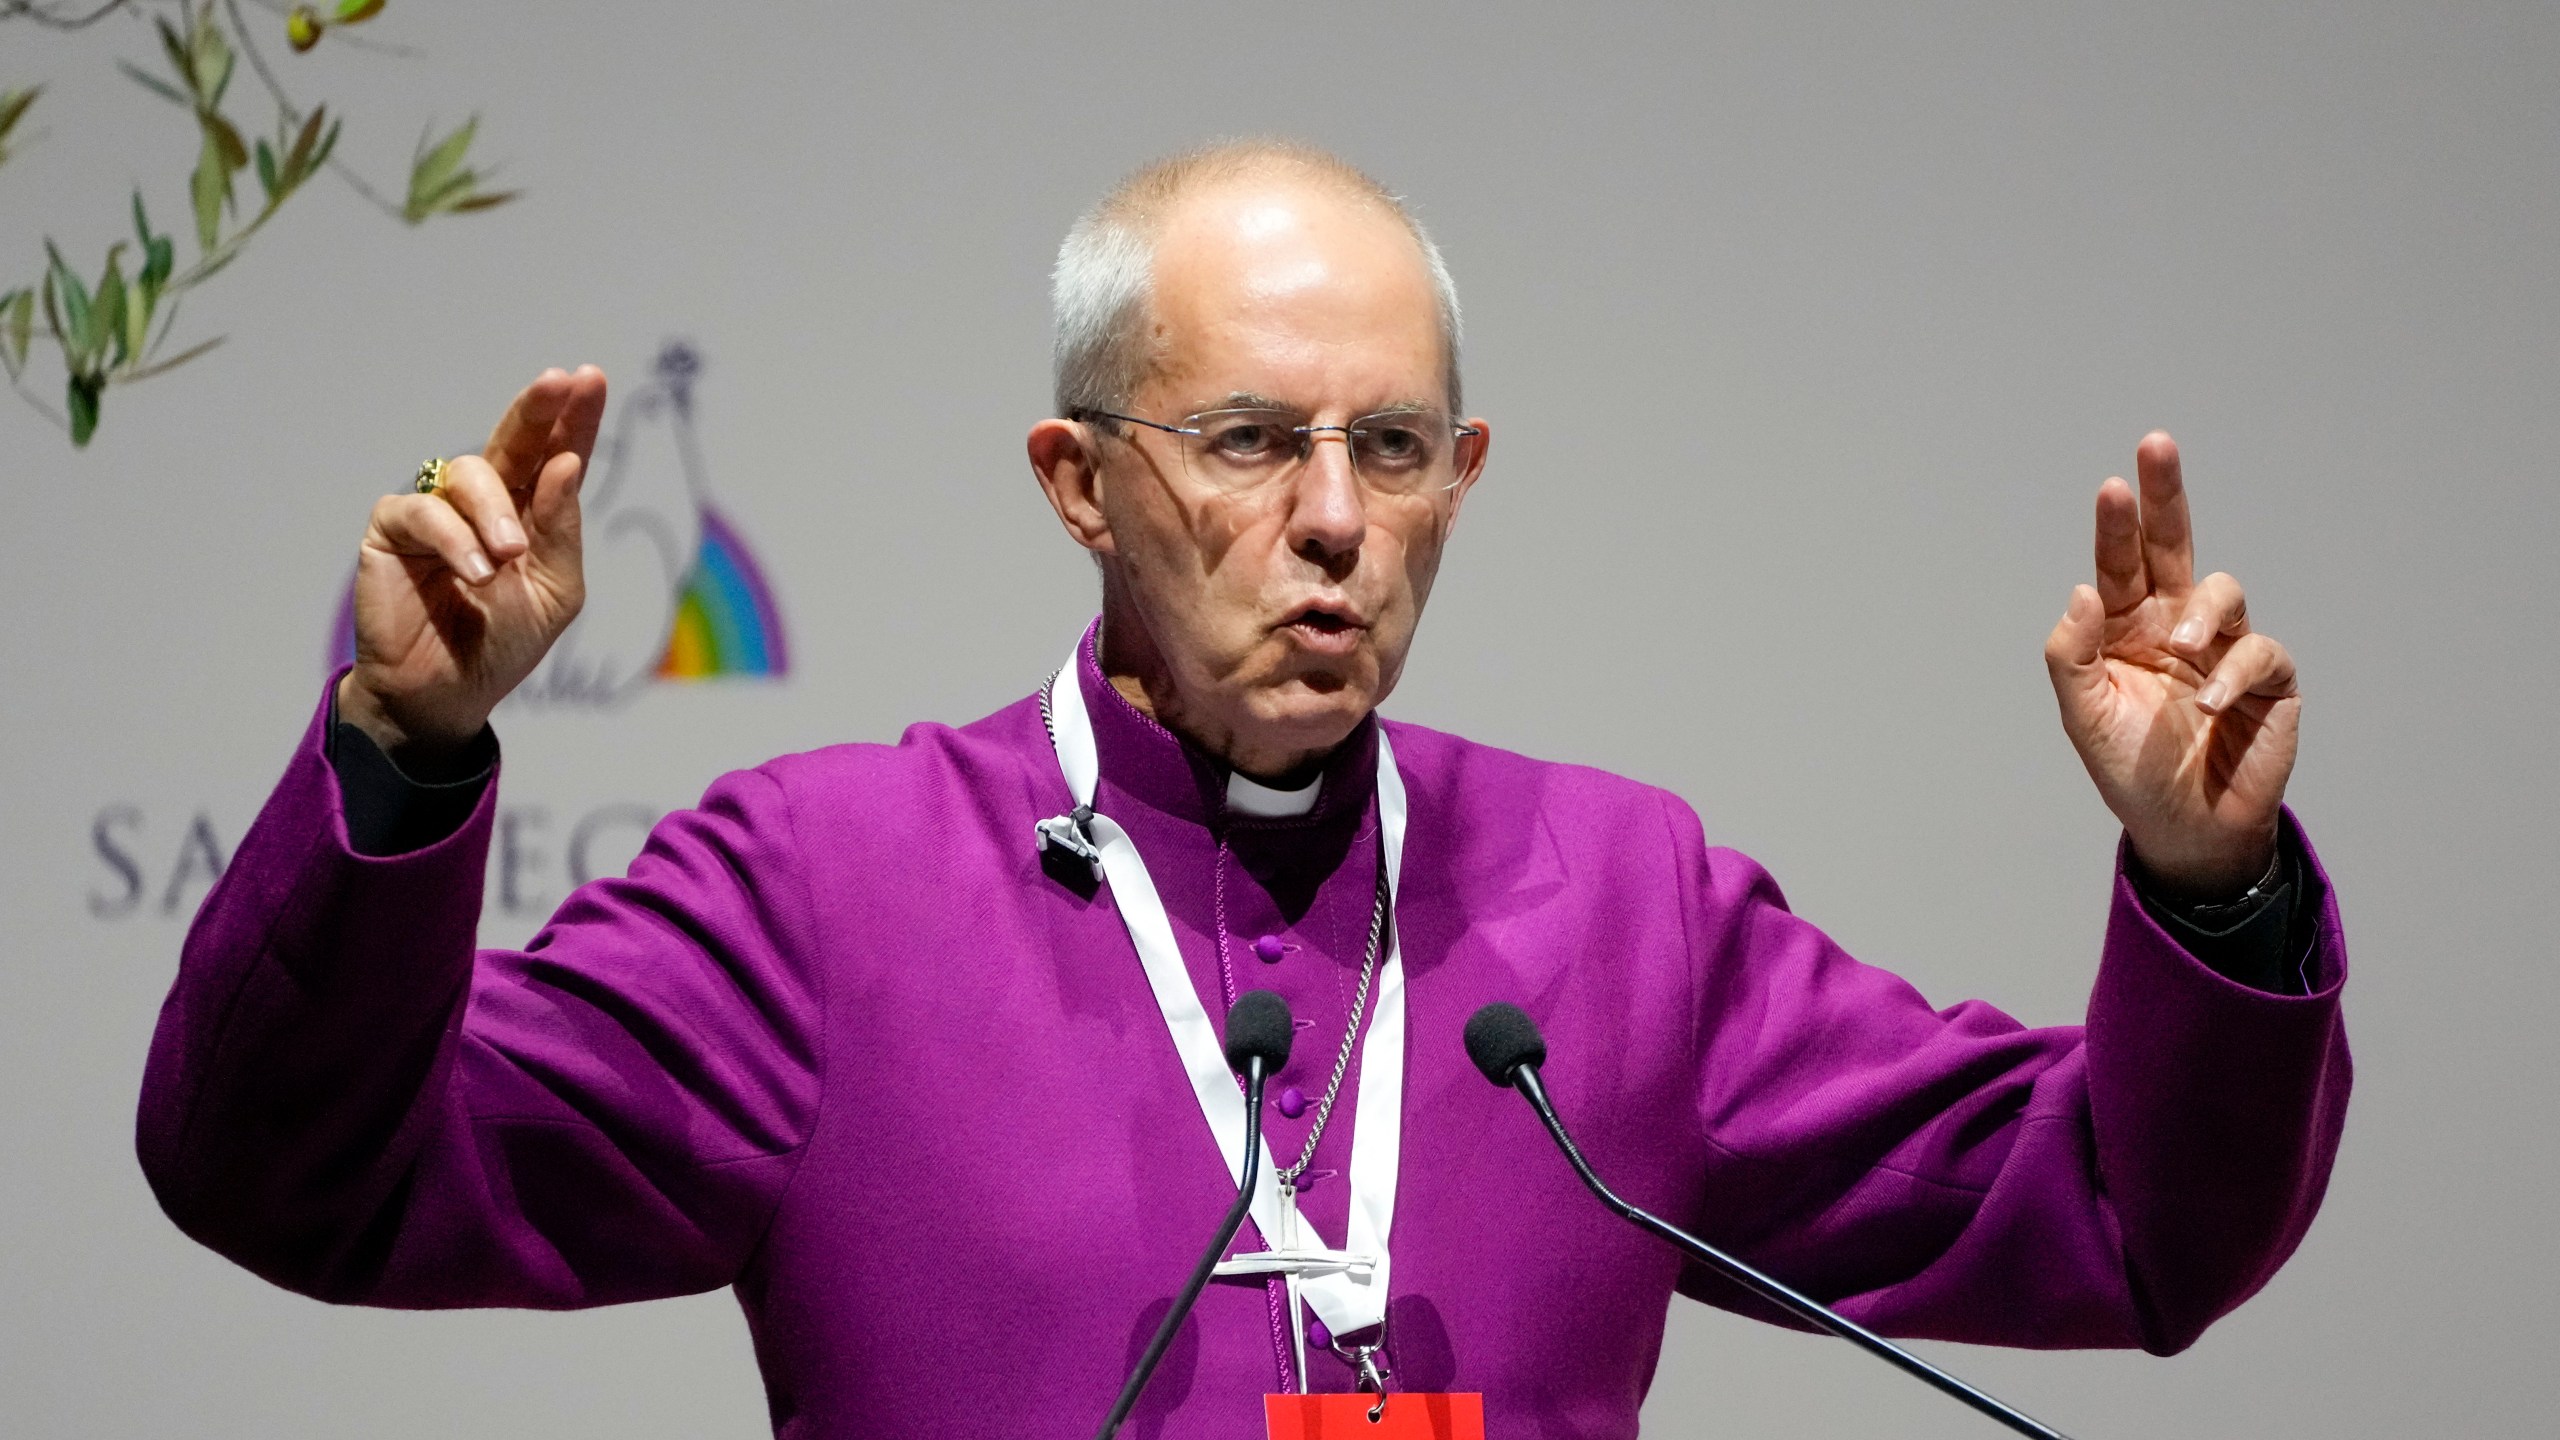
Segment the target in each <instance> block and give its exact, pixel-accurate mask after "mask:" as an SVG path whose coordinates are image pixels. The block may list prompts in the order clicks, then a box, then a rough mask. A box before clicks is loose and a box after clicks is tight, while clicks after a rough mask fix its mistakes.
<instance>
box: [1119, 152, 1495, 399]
mask: <svg viewBox="0 0 2560 1440" xmlns="http://www.w3.org/2000/svg"><path fill="white" fill-rule="evenodd" d="M1153 292H1154V297H1153V298H1154V305H1153V307H1152V308H1153V314H1152V316H1151V317H1150V329H1151V331H1152V333H1151V335H1150V336H1149V339H1150V341H1151V343H1150V345H1149V347H1148V348H1149V350H1150V352H1151V358H1152V360H1153V362H1154V363H1153V364H1152V365H1151V366H1150V370H1151V371H1152V372H1153V373H1152V376H1151V378H1152V379H1158V380H1163V381H1167V382H1171V383H1177V384H1179V383H1185V382H1214V383H1217V384H1218V386H1219V388H1220V389H1221V390H1222V391H1223V390H1225V389H1227V388H1228V387H1229V385H1230V384H1232V385H1236V386H1243V387H1245V388H1248V389H1252V390H1256V391H1272V390H1273V384H1274V381H1275V379H1277V378H1280V377H1294V378H1295V379H1296V380H1297V381H1298V385H1297V386H1288V387H1283V388H1301V387H1303V386H1304V385H1305V384H1306V383H1308V382H1309V381H1310V380H1311V379H1312V378H1314V377H1318V376H1330V377H1334V378H1337V379H1339V380H1340V381H1341V382H1343V383H1346V384H1351V385H1355V386H1361V387H1366V388H1367V389H1370V390H1377V389H1379V388H1380V387H1382V386H1383V387H1384V388H1385V389H1387V390H1390V391H1401V390H1416V391H1419V392H1421V393H1423V394H1425V395H1428V394H1435V393H1436V392H1437V391H1438V389H1439V387H1440V383H1441V377H1442V375H1443V374H1444V372H1445V366H1446V357H1445V356H1444V355H1443V354H1442V353H1441V334H1440V323H1439V302H1438V296H1437V294H1436V292H1435V291H1434V289H1433V287H1432V281H1431V271H1430V267H1429V265H1428V264H1427V262H1426V261H1425V260H1424V258H1423V255H1422V250H1421V247H1420V246H1419V245H1418V244H1416V243H1415V241H1414V238H1413V235H1412V233H1411V232H1410V231H1409V230H1407V229H1406V228H1405V226H1404V224H1403V223H1402V221H1401V220H1399V219H1398V218H1397V216H1396V215H1395V214H1394V213H1393V212H1392V211H1390V210H1388V209H1387V208H1386V207H1384V206H1382V205H1379V204H1378V203H1377V202H1376V201H1375V200H1373V199H1370V198H1368V197H1366V196H1359V195H1353V194H1348V193H1344V192H1343V191H1342V190H1341V189H1340V188H1338V187H1334V186H1328V185H1324V184H1322V183H1313V182H1308V181H1304V180H1298V179H1296V178H1294V177H1279V176H1257V177H1246V178H1241V179H1238V180H1235V181H1230V182H1225V183H1221V184H1218V185H1214V186H1205V187H1203V188H1202V189H1201V190H1199V191H1196V192H1194V193H1193V194H1191V195H1188V196H1185V197H1184V198H1183V200H1182V201H1181V203H1179V204H1178V205H1177V206H1176V207H1175V209H1174V210H1173V211H1172V212H1171V213H1170V214H1168V215H1167V216H1166V217H1165V219H1164V224H1163V228H1162V230H1161V231H1160V232H1159V234H1158V238H1157V243H1156V248H1155V270H1154V285H1153ZM1238 366H1242V367H1244V368H1248V369H1255V370H1260V371H1264V372H1268V373H1266V374H1264V375H1242V374H1238V375H1232V376H1230V375H1226V374H1224V373H1222V372H1223V371H1224V370H1225V369H1228V368H1233V367H1238ZM1399 372H1401V373H1399ZM1273 393H1277V392H1276V391H1273ZM1295 398H1296V399H1297V401H1298V403H1302V404H1303V403H1311V402H1314V401H1317V400H1321V399H1325V398H1330V397H1322V396H1312V395H1311V396H1301V397H1295ZM1346 398H1347V397H1346ZM1368 398H1385V399H1394V400H1398V401H1401V400H1403V399H1406V398H1408V397H1406V396H1405V395H1403V394H1401V393H1398V394H1393V395H1380V396H1371V397H1368Z"/></svg>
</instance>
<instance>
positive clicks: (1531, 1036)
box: [1467, 1000, 1547, 1088]
mask: <svg viewBox="0 0 2560 1440" xmlns="http://www.w3.org/2000/svg"><path fill="white" fill-rule="evenodd" d="M1467 1058H1468V1059H1470V1060H1473V1061H1474V1062H1476V1068H1477V1069H1478V1070H1481V1071H1483V1072H1484V1078H1486V1079H1487V1080H1490V1081H1492V1082H1493V1083H1494V1084H1496V1085H1500V1086H1503V1087H1505V1088H1508V1087H1509V1086H1510V1084H1511V1074H1512V1072H1513V1071H1515V1070H1518V1069H1519V1068H1520V1067H1521V1066H1523V1065H1544V1064H1546V1063H1547V1042H1546V1040H1545V1039H1544V1038H1543V1037H1541V1036H1540V1035H1539V1034H1538V1022H1537V1021H1535V1020H1532V1019H1530V1018H1529V1015H1528V1012H1526V1011H1524V1010H1522V1009H1521V1008H1520V1007H1519V1006H1517V1005H1514V1004H1512V1003H1511V1002H1510V1001H1508V1000H1496V1001H1494V1002H1493V1003H1492V1004H1490V1005H1487V1006H1486V1007H1484V1008H1483V1009H1481V1010H1479V1011H1477V1012H1476V1013H1475V1014H1473V1015H1471V1016H1468V1017H1467Z"/></svg>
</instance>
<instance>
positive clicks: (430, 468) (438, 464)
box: [417, 459, 446, 495]
mask: <svg viewBox="0 0 2560 1440" xmlns="http://www.w3.org/2000/svg"><path fill="white" fill-rule="evenodd" d="M445 463H446V462H445V461H443V460H440V459H438V460H421V461H419V462H418V485H417V488H418V493H419V494H421V495H436V494H441V493H443V490H444V467H445Z"/></svg>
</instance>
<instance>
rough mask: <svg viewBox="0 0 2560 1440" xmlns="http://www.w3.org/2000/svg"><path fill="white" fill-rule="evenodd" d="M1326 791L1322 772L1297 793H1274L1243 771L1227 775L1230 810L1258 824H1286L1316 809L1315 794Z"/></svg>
mask: <svg viewBox="0 0 2560 1440" xmlns="http://www.w3.org/2000/svg"><path fill="white" fill-rule="evenodd" d="M1323 788H1324V776H1323V774H1322V773H1321V772H1319V773H1318V774H1317V776H1316V778H1314V779H1313V780H1310V781H1308V782H1307V783H1306V784H1304V785H1301V786H1299V787H1298V788H1297V789H1295V790H1275V789H1273V788H1271V787H1270V786H1268V785H1265V784H1262V783H1261V782H1260V781H1257V780H1254V779H1253V778H1251V777H1250V776H1247V775H1246V774H1245V773H1244V772H1243V771H1241V770H1230V771H1228V772H1227V808H1228V809H1229V810H1232V811H1234V812H1235V813H1237V814H1239V815H1250V816H1252V817H1254V818H1255V819H1257V820H1283V819H1287V818H1288V817H1290V816H1293V815H1304V814H1306V813H1307V812H1308V811H1310V810H1313V809H1315V808H1316V792H1317V791H1319V790H1322V789H1323Z"/></svg>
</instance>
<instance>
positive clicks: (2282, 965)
mask: <svg viewBox="0 0 2560 1440" xmlns="http://www.w3.org/2000/svg"><path fill="white" fill-rule="evenodd" d="M2117 863H2118V866H2119V868H2120V870H2121V872H2122V875H2123V879H2124V883H2125V885H2126V887H2127V888H2128V889H2130V890H2131V891H2132V893H2133V895H2134V897H2135V898H2136V899H2137V900H2139V901H2140V902H2141V905H2142V909H2143V912H2144V913H2145V914H2147V915H2148V916H2150V918H2151V920H2152V921H2153V923H2155V924H2157V925H2158V926H2159V927H2160V929H2161V931H2162V933H2164V934H2166V935H2167V936H2168V937H2169V938H2170V939H2171V940H2173V941H2175V942H2176V943H2177V945H2178V947H2179V948H2180V949H2182V950H2184V951H2186V952H2187V953H2188V954H2189V955H2192V956H2194V957H2195V959H2196V960H2197V961H2198V962H2199V963H2201V964H2202V965H2204V966H2205V967H2206V968H2207V969H2209V970H2211V971H2213V972H2214V973H2215V974H2217V975H2220V976H2221V977H2222V978H2224V979H2226V980H2229V981H2231V982H2232V983H2233V984H2236V985H2245V986H2247V987H2248V988H2250V989H2252V990H2260V991H2265V992H2266V993H2268V994H2273V995H2304V994H2308V993H2310V992H2311V991H2312V990H2314V989H2319V988H2325V987H2323V986H2322V985H2321V984H2320V983H2319V982H2318V981H2317V980H2316V979H2315V977H2314V976H2313V974H2312V971H2313V970H2314V969H2315V968H2318V967H2317V966H2316V965H2315V959H2316V957H2315V955H2314V953H2313V952H2314V949H2315V946H2316V942H2317V940H2318V939H2319V930H2320V917H2321V913H2322V911H2323V910H2324V909H2325V908H2326V905H2325V900H2326V896H2327V890H2328V886H2327V884H2326V882H2325V880H2324V879H2323V878H2322V877H2321V876H2320V874H2319V870H2318V863H2317V862H2316V861H2314V860H2312V859H2311V858H2310V856H2309V852H2308V848H2307V846H2306V844H2305V842H2304V840H2303V837H2302V830H2301V825H2300V822H2299V821H2297V820H2296V819H2295V818H2294V815H2293V812H2292V811H2291V810H2290V809H2288V810H2286V811H2284V812H2283V814H2282V817H2281V819H2280V821H2279V823H2278V825H2277V829H2276V854H2275V859H2274V861H2273V862H2272V863H2271V864H2270V865H2269V866H2268V869H2267V874H2266V876H2265V877H2264V878H2263V879H2261V880H2259V882H2258V883H2257V884H2256V885H2253V886H2251V887H2250V889H2249V891H2248V893H2247V894H2245V895H2243V896H2241V897H2240V898H2239V899H2237V900H2232V901H2224V902H2221V903H2217V904H2209V905H2196V904H2184V903H2180V902H2178V901H2176V900H2171V899H2168V898H2165V897H2163V896H2161V895H2160V894H2158V893H2157V892H2156V890H2155V889H2154V888H2153V882H2152V881H2151V878H2150V877H2149V876H2148V875H2146V874H2144V873H2143V870H2142V867H2141V865H2140V864H2139V863H2138V862H2137V861H2136V860H2135V859H2134V858H2133V852H2132V848H2131V847H2130V846H2129V845H2127V846H2125V847H2123V848H2122V849H2121V850H2120V853H2119V855H2118V860H2117Z"/></svg>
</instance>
